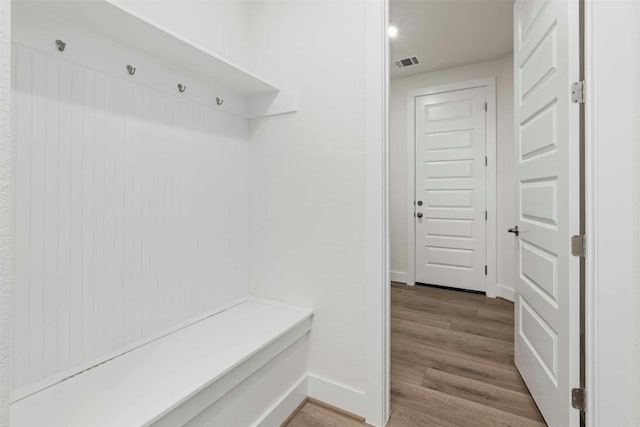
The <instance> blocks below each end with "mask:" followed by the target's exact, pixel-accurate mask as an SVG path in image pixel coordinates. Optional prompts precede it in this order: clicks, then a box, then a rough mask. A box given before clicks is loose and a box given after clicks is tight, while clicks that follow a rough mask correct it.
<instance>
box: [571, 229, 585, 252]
mask: <svg viewBox="0 0 640 427" xmlns="http://www.w3.org/2000/svg"><path fill="white" fill-rule="evenodd" d="M586 254H587V248H586V239H585V238H584V234H578V235H575V236H571V255H573V256H579V257H584V256H586Z"/></svg>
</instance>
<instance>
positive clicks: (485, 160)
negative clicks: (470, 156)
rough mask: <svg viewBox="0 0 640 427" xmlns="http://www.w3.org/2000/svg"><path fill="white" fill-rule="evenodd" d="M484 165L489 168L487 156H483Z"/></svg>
mask: <svg viewBox="0 0 640 427" xmlns="http://www.w3.org/2000/svg"><path fill="white" fill-rule="evenodd" d="M484 165H485V166H489V158H488V157H487V156H484Z"/></svg>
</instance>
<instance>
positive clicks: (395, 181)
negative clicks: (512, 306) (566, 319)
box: [390, 56, 515, 296]
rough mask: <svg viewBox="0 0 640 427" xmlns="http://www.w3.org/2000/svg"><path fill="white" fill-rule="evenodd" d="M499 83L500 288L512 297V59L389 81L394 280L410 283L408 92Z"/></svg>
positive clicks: (513, 206) (513, 241) (498, 193)
mask: <svg viewBox="0 0 640 427" xmlns="http://www.w3.org/2000/svg"><path fill="white" fill-rule="evenodd" d="M490 76H495V77H496V90H497V103H498V105H497V111H496V113H497V123H498V127H497V155H498V163H497V185H498V190H497V203H498V206H497V212H498V217H497V233H498V236H497V252H498V274H497V282H498V284H499V285H502V286H503V287H504V288H506V292H505V289H503V290H500V289H499V291H498V295H501V292H502V295H507V296H508V295H509V294H510V293H512V292H513V291H512V290H513V286H514V279H515V276H514V274H515V270H514V265H515V239H514V238H513V236H512V235H511V234H508V233H506V229H507V228H508V227H512V226H513V224H514V223H515V222H514V221H515V189H514V182H513V179H512V177H513V173H514V172H513V167H514V152H513V57H512V56H507V57H505V58H502V59H499V60H495V61H489V62H482V63H477V64H470V65H466V66H463V67H457V68H452V69H448V70H442V71H435V72H432V73H426V74H419V75H416V76H411V77H405V78H398V79H392V80H391V91H390V215H391V219H390V223H391V224H390V225H391V228H390V232H391V271H392V273H391V274H392V276H391V277H392V280H393V279H397V280H402V279H404V280H406V278H405V277H404V275H405V274H406V268H407V236H406V229H407V215H408V213H407V205H408V202H407V164H406V163H407V116H406V114H407V113H406V109H407V91H410V90H413V89H420V88H424V87H428V86H436V85H442V84H447V83H454V82H460V81H466V80H473V79H478V78H483V77H490Z"/></svg>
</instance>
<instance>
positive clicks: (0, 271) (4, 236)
mask: <svg viewBox="0 0 640 427" xmlns="http://www.w3.org/2000/svg"><path fill="white" fill-rule="evenodd" d="M11 3H12V2H10V1H0V426H8V425H9V388H10V378H11V373H10V363H11V362H10V360H11V356H10V350H11V349H10V345H11V344H10V343H11V332H10V327H11V315H10V311H11V305H10V301H11V288H12V287H13V249H14V241H13V238H14V235H13V233H14V227H13V215H14V214H13V180H12V171H13V158H12V155H11V129H10V128H11Z"/></svg>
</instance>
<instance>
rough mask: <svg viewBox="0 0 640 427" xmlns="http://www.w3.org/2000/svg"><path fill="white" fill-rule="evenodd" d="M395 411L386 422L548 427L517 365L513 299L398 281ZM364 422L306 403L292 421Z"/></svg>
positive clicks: (293, 425)
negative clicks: (515, 361)
mask: <svg viewBox="0 0 640 427" xmlns="http://www.w3.org/2000/svg"><path fill="white" fill-rule="evenodd" d="M391 410H392V413H391V419H390V420H389V424H387V426H389V427H417V426H459V427H467V426H468V427H479V426H492V427H493V426H505V427H506V426H512V427H529V426H531V427H544V426H545V423H544V421H543V419H542V417H541V415H540V412H539V411H538V408H537V407H536V405H535V403H534V402H533V399H532V398H531V396H530V395H529V392H528V391H527V388H526V387H525V385H524V383H523V382H522V378H520V374H518V371H517V370H516V368H515V366H514V364H513V303H510V302H508V301H505V300H502V299H499V298H496V299H492V298H486V297H485V296H484V295H479V294H472V293H466V292H459V291H453V290H448V289H440V288H434V287H428V286H413V287H409V286H405V285H401V284H393V285H392V287H391ZM361 425H365V424H364V423H363V422H362V421H359V420H355V419H353V418H351V417H348V416H346V415H343V414H340V413H336V412H334V411H331V410H330V409H327V408H324V407H322V406H319V405H317V404H315V403H312V402H308V403H306V404H305V405H304V406H303V407H302V409H301V410H300V411H299V412H298V413H297V414H296V415H295V416H294V417H293V418H292V419H291V420H290V421H289V423H288V424H287V427H302V426H318V427H320V426H346V427H350V426H361Z"/></svg>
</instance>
